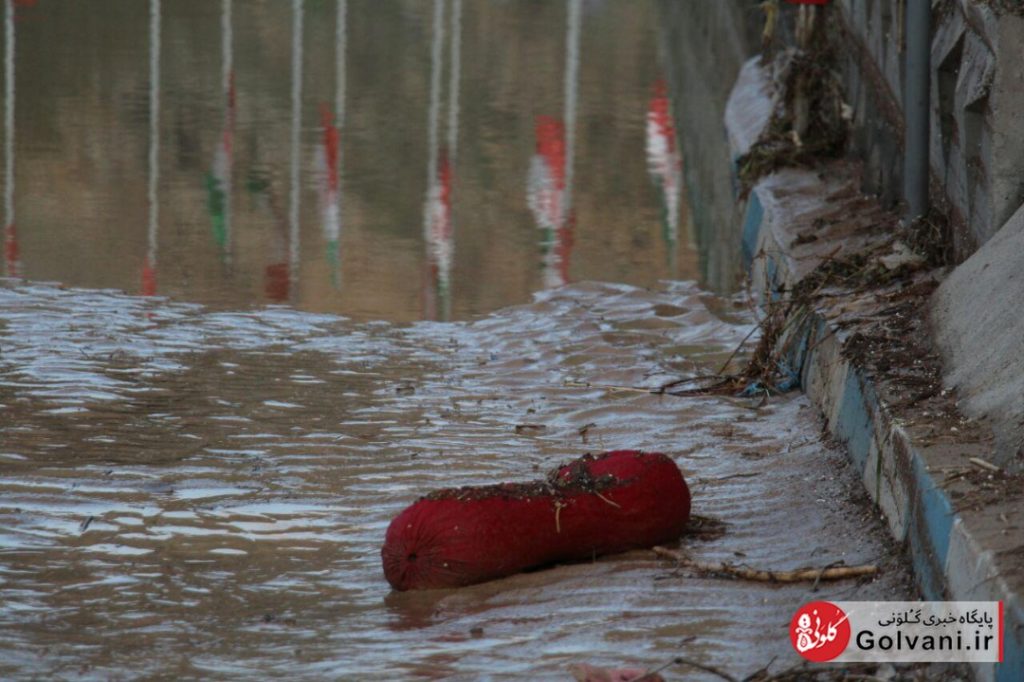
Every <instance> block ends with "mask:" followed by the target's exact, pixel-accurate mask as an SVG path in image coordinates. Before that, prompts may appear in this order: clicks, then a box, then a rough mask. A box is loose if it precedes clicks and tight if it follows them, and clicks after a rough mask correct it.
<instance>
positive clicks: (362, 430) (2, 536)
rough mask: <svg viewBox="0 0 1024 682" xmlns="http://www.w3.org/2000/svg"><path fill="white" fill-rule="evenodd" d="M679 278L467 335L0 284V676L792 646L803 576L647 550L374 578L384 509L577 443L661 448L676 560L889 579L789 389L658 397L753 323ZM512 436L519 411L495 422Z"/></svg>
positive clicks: (880, 549) (639, 656)
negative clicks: (445, 574) (667, 558)
mask: <svg viewBox="0 0 1024 682" xmlns="http://www.w3.org/2000/svg"><path fill="white" fill-rule="evenodd" d="M706 299H707V295H706V294H704V293H703V292H701V291H700V290H699V289H697V288H696V287H695V286H694V285H692V284H688V283H677V284H670V285H663V286H661V287H659V288H657V289H641V288H635V287H631V286H628V285H613V284H596V283H594V284H581V285H571V286H568V287H563V288H560V289H557V290H555V291H552V292H547V293H544V294H542V295H539V296H538V297H537V300H536V301H535V302H533V303H530V304H528V305H524V306H519V307H511V308H506V309H503V310H501V311H498V312H495V313H493V314H491V315H489V316H485V317H482V318H480V319H478V320H476V321H474V322H472V323H435V322H423V323H419V324H416V325H413V326H411V327H395V326H392V325H390V324H383V323H373V322H371V323H360V324H356V323H352V322H349V321H346V320H344V319H342V318H338V317H334V316H330V315H315V314H312V313H306V312H299V311H294V310H292V309H289V308H286V307H269V308H260V309H252V310H249V311H246V312H218V311H212V310H209V309H206V308H202V307H198V306H195V305H189V304H180V303H171V302H161V301H154V300H147V299H144V298H140V297H132V296H126V295H123V294H118V293H115V292H109V291H86V290H62V289H60V288H57V287H53V286H49V285H15V286H7V287H4V288H0V329H2V334H0V346H2V348H3V353H2V355H0V420H2V421H0V424H2V436H3V441H2V445H0V528H2V531H0V595H2V602H0V651H2V652H4V653H3V654H2V655H0V676H4V677H8V676H20V677H34V676H42V677H48V678H49V677H55V676H59V677H75V676H77V675H79V674H82V675H84V676H85V677H90V678H91V677H97V678H108V677H116V676H118V675H124V674H131V675H142V676H155V675H161V674H171V675H174V676H177V677H189V678H191V677H242V676H256V675H270V674H280V675H288V676H290V677H292V678H295V679H299V678H302V679H315V678H319V677H347V676H350V675H355V674H357V673H358V674H360V675H368V676H370V677H371V678H373V677H390V678H392V679H393V678H394V677H395V676H396V675H397V676H399V677H402V676H405V675H408V676H425V677H441V676H457V677H458V676H461V677H464V678H467V679H470V678H477V677H480V676H488V675H496V676H519V677H522V676H527V675H531V676H541V677H544V676H547V677H557V676H560V675H561V676H565V674H566V673H565V670H566V666H567V665H568V664H570V663H572V662H575V661H589V662H595V663H615V662H629V663H635V664H639V665H650V666H654V665H658V664H661V663H663V662H665V661H668V660H670V659H671V658H672V657H673V656H676V655H680V654H685V655H687V656H688V657H692V658H696V659H698V660H702V661H705V662H707V663H712V664H714V665H720V666H723V667H725V668H726V669H728V670H731V671H732V672H733V673H735V674H737V675H742V674H747V673H750V672H752V671H754V670H756V669H757V668H758V667H759V666H761V665H764V664H766V663H768V661H769V660H771V659H772V657H775V656H779V657H780V660H781V661H790V662H792V660H794V659H795V653H793V652H792V650H791V649H790V647H789V644H788V632H787V629H786V628H787V623H788V619H789V617H790V615H791V613H792V611H793V610H794V609H795V608H796V606H797V605H798V604H799V603H801V602H802V601H806V600H808V599H809V598H811V596H812V593H811V592H810V588H809V586H807V585H801V586H792V587H772V586H765V585H759V584H752V583H743V582H733V581H727V580H725V581H723V580H713V579H708V578H694V577H692V576H688V575H687V574H685V573H677V572H674V571H673V570H672V566H670V565H667V564H666V563H665V562H663V561H661V560H658V559H656V558H655V557H654V556H653V555H652V554H649V553H647V552H642V551H638V552H632V553H629V554H625V555H621V556H615V557H606V558H600V559H598V560H597V561H596V562H595V563H584V564H577V565H571V566H562V567H557V568H553V569H550V570H543V571H538V572H533V573H529V574H524V575H518V576H513V577H511V578H508V579H504V580H499V581H494V582H491V583H486V584H483V585H479V586H475V587H471V588H466V589H461V590H453V591H437V592H426V593H403V594H397V593H391V591H390V589H389V587H388V585H387V583H386V582H385V581H384V577H383V573H382V570H381V563H380V554H379V552H380V546H381V543H382V541H383V537H384V531H385V528H386V527H387V524H388V522H389V520H390V519H391V518H392V517H393V516H394V515H395V514H396V513H398V512H399V511H400V510H401V509H402V508H403V507H404V506H406V505H408V504H410V503H411V502H413V501H414V500H415V499H417V497H418V496H420V495H421V494H423V493H425V492H426V491H429V490H431V489H434V488H438V487H444V486H453V485H472V484H483V483H492V482H495V481H502V480H529V479H531V478H535V477H538V476H539V475H541V474H542V473H543V472H545V471H547V470H548V469H550V468H552V467H554V466H556V465H558V464H559V463H562V462H564V461H565V460H567V459H570V458H573V457H576V456H578V455H580V454H583V453H584V452H588V451H601V450H607V449H613V448H627V447H628V448H640V449H646V450H658V451H664V452H666V453H668V454H669V455H670V456H671V457H673V458H674V459H675V460H676V462H678V464H679V465H680V467H681V468H682V469H683V471H684V472H685V474H686V475H687V477H688V478H689V481H690V485H691V487H692V489H693V494H694V502H693V508H694V512H695V513H697V514H700V515H703V516H709V517H712V518H714V519H718V520H721V521H724V522H725V523H726V524H727V532H726V533H725V535H724V536H723V537H721V538H719V539H716V540H710V541H697V540H687V541H685V544H686V546H687V547H688V548H689V549H690V550H691V551H693V553H694V555H695V556H697V557H699V558H701V559H708V560H712V559H713V560H722V559H727V560H738V558H742V561H744V562H749V563H750V564H751V565H756V566H767V567H777V568H793V567H797V566H801V565H807V564H811V565H822V566H824V565H826V564H829V563H832V562H834V561H837V560H843V561H846V562H848V563H859V562H879V563H880V564H881V566H882V568H883V574H882V578H881V579H880V580H877V581H875V582H869V583H867V584H862V583H856V582H852V581H851V582H845V583H838V584H835V585H828V586H823V587H822V589H821V590H820V591H819V592H817V593H814V596H815V597H828V596H832V597H834V598H840V597H841V598H843V599H859V598H880V597H885V596H891V597H896V596H900V595H903V594H906V588H905V587H904V580H905V574H904V572H903V569H902V568H901V566H900V565H899V563H898V562H897V561H895V560H893V559H891V558H889V557H890V556H891V551H892V550H891V548H889V547H888V546H887V545H886V542H885V540H884V537H885V536H884V533H883V532H882V529H881V528H880V526H879V524H878V523H877V522H876V520H875V519H873V518H870V515H869V513H868V512H867V510H866V508H865V507H863V506H862V505H861V504H860V503H859V502H858V501H857V500H851V499H850V495H849V493H848V490H849V489H851V488H852V489H856V481H855V480H854V476H853V474H852V472H849V471H847V470H846V468H845V464H844V458H843V456H842V455H841V454H839V453H837V452H835V451H833V450H831V449H830V448H829V447H827V446H825V445H824V444H822V443H821V442H820V440H819V437H818V427H817V422H816V420H815V416H814V415H813V414H810V410H808V409H807V408H806V407H805V405H804V401H803V400H802V399H800V398H777V399H772V400H770V401H769V402H768V404H766V405H764V406H762V407H760V408H757V409H755V408H756V403H751V404H748V403H745V402H742V401H739V400H738V399H728V398H681V397H671V396H664V397H660V396H656V395H651V394H645V393H643V392H640V391H635V390H616V389H613V388H609V387H612V386H620V387H644V386H647V387H655V386H658V385H660V384H662V383H664V382H667V381H668V380H671V379H674V378H677V377H680V376H689V375H694V374H706V373H707V372H708V371H710V370H711V369H712V368H714V367H716V366H717V365H718V364H720V363H721V362H722V361H723V359H724V358H725V356H727V355H728V353H729V352H730V350H731V348H732V347H734V346H735V345H736V344H737V343H738V342H739V341H740V340H741V339H742V338H743V337H744V336H745V335H746V333H747V332H748V331H749V328H750V327H749V325H748V324H744V323H737V322H736V321H735V319H734V318H735V317H737V316H739V317H741V318H742V317H743V309H742V308H737V307H736V304H734V303H730V302H728V301H722V302H719V307H721V308H726V309H731V310H730V314H729V315H727V316H726V319H723V317H722V316H720V315H718V314H715V313H713V312H711V310H709V308H708V307H707V306H706V305H705V304H704V300H706ZM524 424H530V425H532V428H519V429H517V428H516V427H517V426H520V425H524Z"/></svg>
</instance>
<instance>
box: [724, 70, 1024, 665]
mask: <svg viewBox="0 0 1024 682" xmlns="http://www.w3.org/2000/svg"><path fill="white" fill-rule="evenodd" d="M758 61H759V59H754V60H751V62H748V63H747V65H746V66H745V67H744V68H743V70H742V71H741V74H740V76H739V79H738V80H737V83H736V86H735V88H734V90H733V94H732V95H731V96H730V109H731V110H733V111H734V112H736V110H737V109H739V108H740V107H743V106H746V103H747V102H750V101H751V100H752V99H756V97H757V95H760V96H761V97H766V96H768V95H767V94H763V93H768V92H769V91H770V88H769V87H768V84H767V82H766V80H765V79H764V77H763V75H762V71H761V69H760V68H759V66H758ZM757 111H758V112H759V113H762V114H763V112H765V111H769V112H770V107H766V106H762V107H759V109H758V110H757ZM736 113H737V114H738V112H736ZM765 123H766V121H765V120H763V117H762V119H761V120H759V117H758V116H756V115H747V116H740V115H732V116H727V117H726V128H727V130H728V137H729V140H730V142H731V143H732V144H731V151H732V153H733V155H734V159H733V161H734V163H733V166H734V168H735V166H736V164H735V160H736V159H737V158H738V157H739V156H740V155H741V154H742V149H739V148H737V145H736V141H741V140H748V139H750V138H751V135H752V134H753V133H752V132H751V130H737V129H735V128H736V127H737V126H740V125H743V126H751V127H754V128H757V129H758V130H759V129H760V128H761V127H763V126H764V124H765ZM755 136H756V135H755ZM740 146H741V147H742V146H743V145H740ZM837 168H838V166H837ZM840 171H842V169H840ZM857 184H858V183H857V182H856V181H855V179H854V177H853V174H852V172H850V171H849V169H847V170H846V172H845V177H843V174H842V172H840V173H838V174H831V173H829V174H827V175H826V174H821V175H819V174H818V173H814V172H810V171H804V170H796V169H784V170H781V171H778V172H776V173H773V174H771V175H769V176H766V177H764V178H762V179H761V180H760V181H758V182H757V184H756V185H755V186H754V187H753V188H752V190H751V192H750V194H749V197H748V198H747V199H746V204H745V206H741V207H740V208H741V210H742V211H743V212H742V215H743V224H742V251H743V259H744V265H745V266H746V268H747V270H748V272H750V274H751V278H752V282H753V286H754V288H755V293H756V294H757V295H758V296H760V297H762V300H763V299H766V298H770V297H773V296H776V295H777V292H779V291H781V290H783V289H786V290H788V289H789V288H790V287H791V285H792V284H794V283H795V282H797V281H799V280H800V279H801V278H802V277H803V276H804V275H806V274H807V273H808V272H810V271H811V270H813V269H814V267H815V266H816V265H817V264H818V263H820V262H821V260H822V258H821V257H820V256H819V257H818V258H816V259H815V258H806V257H805V258H799V259H798V258H796V257H795V256H794V254H793V246H792V245H793V244H794V243H795V242H794V241H793V239H792V237H794V235H795V234H796V228H795V227H794V225H793V223H794V222H799V221H800V220H803V221H804V223H805V225H804V226H805V227H806V226H807V225H809V224H811V223H812V222H813V220H814V216H815V215H821V214H822V213H824V212H827V211H828V210H829V206H828V204H829V200H830V197H832V196H835V195H836V193H837V192H841V191H843V188H844V187H845V188H849V187H850V186H853V187H856V185H857ZM858 194H859V192H858ZM875 210H878V211H881V208H880V207H877V206H876V207H875ZM845 340H846V338H845V336H844V333H843V332H842V330H840V329H837V328H836V327H834V326H833V325H832V324H831V323H830V322H829V321H828V319H827V318H826V316H825V315H824V314H823V311H822V310H820V309H815V310H811V311H809V313H808V314H807V315H806V316H805V317H804V318H803V319H802V320H801V321H800V323H799V324H798V325H796V328H794V329H792V330H790V332H789V334H788V338H787V339H786V341H785V343H786V347H787V348H789V349H790V350H789V353H790V355H792V356H794V357H792V358H791V366H792V367H794V368H799V370H800V373H801V385H802V387H803V390H804V391H805V392H806V393H807V395H808V396H809V397H810V399H811V400H812V402H813V403H814V405H815V406H816V407H817V408H818V409H819V410H820V411H821V413H822V415H823V416H824V419H825V421H826V426H827V428H828V430H829V431H830V432H831V433H832V435H833V436H835V437H836V438H837V439H839V440H840V441H842V442H843V443H845V445H846V447H847V451H848V453H849V457H850V459H851V461H852V462H853V464H854V465H855V466H856V467H857V469H858V470H859V471H860V472H861V474H862V477H863V480H864V485H865V487H866V488H867V490H868V492H869V494H870V495H871V497H872V499H873V500H874V502H875V503H876V504H877V505H878V507H879V509H880V510H881V511H882V512H883V514H884V515H885V517H886V519H887V521H888V524H889V528H890V531H891V532H892V534H893V536H894V537H895V538H896V539H897V540H899V541H900V542H904V543H905V544H906V547H907V548H908V550H909V553H910V557H911V560H912V562H913V569H914V573H915V576H916V579H917V582H918V585H919V587H920V589H921V591H922V593H923V595H924V597H925V598H926V599H928V600H946V599H949V600H965V601H966V600H977V601H1002V602H1003V607H1004V614H1005V637H1004V661H1003V663H1001V664H995V665H994V664H975V665H974V666H973V668H974V673H975V675H976V677H977V679H979V680H995V681H998V682H1018V681H1019V680H1024V600H1022V598H1021V594H1020V593H1019V592H1017V591H1016V590H1015V589H1014V587H1013V585H1012V583H1013V581H1010V580H1007V576H1006V574H1005V573H1003V572H1001V571H1005V570H1006V562H1005V560H1003V561H1000V560H999V557H998V555H997V551H996V549H994V547H995V546H996V545H995V544H994V543H993V542H992V540H993V535H994V531H993V529H996V528H999V527H1001V526H1000V524H999V521H998V519H996V518H993V517H994V516H997V515H998V511H999V510H998V509H991V508H982V509H981V510H969V511H956V505H955V504H954V500H953V498H952V497H951V495H950V491H949V489H948V486H947V485H945V484H944V483H943V481H942V479H941V478H940V477H937V472H939V471H940V470H941V469H942V468H943V466H945V465H957V464H960V465H962V463H963V461H964V457H965V455H978V456H985V452H986V449H987V448H986V445H985V443H982V442H977V443H972V442H968V443H955V444H949V443H946V444H939V445H936V444H925V443H922V442H919V440H915V438H914V437H913V436H912V435H911V433H910V432H909V431H908V429H907V428H906V427H905V425H903V424H901V423H899V420H897V419H896V418H894V416H893V414H892V413H891V411H890V410H889V409H888V408H887V406H886V405H885V403H884V401H883V400H882V399H881V398H880V397H879V396H880V395H881V390H880V389H879V386H878V385H877V383H876V382H875V381H874V380H873V379H871V378H870V377H868V376H867V374H866V372H865V371H863V370H862V369H861V368H859V367H858V366H856V365H855V364H853V363H852V362H851V361H850V360H849V359H847V358H846V357H844V354H843V347H844V342H845ZM1000 563H1002V567H1001V566H1000Z"/></svg>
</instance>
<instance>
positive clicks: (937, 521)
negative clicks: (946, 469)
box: [906, 452, 954, 601]
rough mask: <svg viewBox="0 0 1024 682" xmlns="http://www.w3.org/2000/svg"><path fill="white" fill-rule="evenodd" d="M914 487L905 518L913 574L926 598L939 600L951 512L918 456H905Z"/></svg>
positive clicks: (943, 592)
mask: <svg viewBox="0 0 1024 682" xmlns="http://www.w3.org/2000/svg"><path fill="white" fill-rule="evenodd" d="M907 457H908V458H909V460H910V464H911V467H912V475H913V483H914V486H915V488H916V492H915V493H914V496H913V497H914V500H913V505H912V506H911V507H910V514H909V518H908V519H907V534H906V535H907V541H908V545H909V547H910V559H911V561H912V562H913V572H914V574H915V576H916V577H918V587H920V588H921V591H922V593H923V594H924V596H925V598H926V599H932V600H940V601H941V600H942V599H945V598H946V597H947V596H948V595H947V594H946V573H945V566H946V556H947V555H948V554H949V535H950V534H951V532H952V527H953V518H954V512H953V509H952V505H951V504H950V502H949V498H948V497H946V495H945V494H944V493H943V492H942V491H940V489H938V488H937V487H936V486H935V480H934V479H933V478H932V476H931V474H929V473H928V470H927V469H926V468H925V464H924V461H923V460H922V458H921V456H920V455H919V454H916V453H913V452H910V453H908V454H907Z"/></svg>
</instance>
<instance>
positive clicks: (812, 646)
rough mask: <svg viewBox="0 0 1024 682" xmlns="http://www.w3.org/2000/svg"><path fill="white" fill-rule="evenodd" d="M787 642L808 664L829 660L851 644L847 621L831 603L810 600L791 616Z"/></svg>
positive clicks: (843, 614)
mask: <svg viewBox="0 0 1024 682" xmlns="http://www.w3.org/2000/svg"><path fill="white" fill-rule="evenodd" d="M789 641H790V642H791V643H792V644H793V648H794V649H796V650H797V653H799V654H800V655H801V656H803V657H804V658H806V659H807V660H808V661H814V662H815V663H824V662H825V661H831V660H832V659H833V658H835V657H836V656H838V655H839V654H841V653H843V650H844V649H846V645H847V644H849V643H850V621H849V619H848V618H847V615H846V613H844V612H843V610H842V609H841V608H839V607H838V606H836V605H835V604H833V603H832V602H827V601H812V602H811V603H809V604H804V605H803V606H801V607H800V608H799V609H797V612H796V613H794V614H793V620H792V621H790V623H789Z"/></svg>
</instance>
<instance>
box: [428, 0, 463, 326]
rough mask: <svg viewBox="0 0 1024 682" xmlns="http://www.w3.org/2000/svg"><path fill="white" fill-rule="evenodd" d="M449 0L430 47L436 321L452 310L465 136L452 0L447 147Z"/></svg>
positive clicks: (457, 16)
mask: <svg viewBox="0 0 1024 682" xmlns="http://www.w3.org/2000/svg"><path fill="white" fill-rule="evenodd" d="M445 4H446V3H445V2H443V1H442V0H437V1H436V2H435V4H434V24H433V35H432V40H431V50H430V106H429V107H428V110H427V196H426V199H425V200H424V205H423V240H424V243H425V245H426V258H425V259H424V263H425V265H424V283H423V307H424V316H425V317H426V318H427V319H430V320H436V319H441V320H448V319H450V318H451V309H452V263H453V261H454V258H455V228H454V225H453V223H452V196H453V189H452V188H453V185H454V181H455V167H454V166H455V156H456V147H457V144H458V137H459V83H460V78H461V70H462V61H461V47H462V0H451V2H450V3H447V4H450V7H451V15H450V20H449V21H450V29H451V44H450V46H449V63H450V67H449V68H450V71H449V74H448V122H447V126H448V135H447V141H446V144H445V146H442V144H441V139H440V134H439V129H440V112H441V70H442V48H443V45H444V40H445V35H444V33H445V31H444V9H445Z"/></svg>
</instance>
